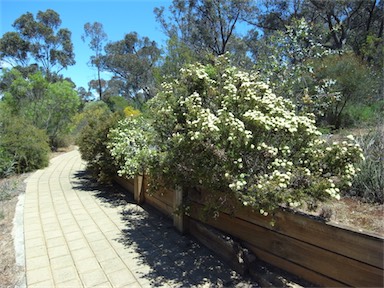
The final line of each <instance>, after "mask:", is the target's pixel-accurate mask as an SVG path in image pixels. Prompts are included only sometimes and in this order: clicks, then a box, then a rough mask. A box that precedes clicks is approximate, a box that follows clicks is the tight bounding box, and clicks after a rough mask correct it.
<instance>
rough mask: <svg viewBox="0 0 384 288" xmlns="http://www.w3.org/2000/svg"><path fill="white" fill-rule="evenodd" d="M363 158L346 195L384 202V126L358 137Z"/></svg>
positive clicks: (368, 200)
mask: <svg viewBox="0 0 384 288" xmlns="http://www.w3.org/2000/svg"><path fill="white" fill-rule="evenodd" d="M357 140H358V142H359V144H360V146H361V148H362V149H363V153H364V156H365V160H364V161H361V162H360V164H359V166H358V167H359V169H360V172H359V173H358V174H357V177H356V178H355V179H354V181H353V185H352V187H351V189H350V191H348V195H351V196H358V197H361V198H362V199H363V200H365V201H367V202H375V203H380V204H383V203H384V157H383V151H384V126H382V125H381V126H378V127H377V128H376V129H373V130H372V131H370V132H369V133H368V134H367V135H365V136H362V137H359V138H358V139H357Z"/></svg>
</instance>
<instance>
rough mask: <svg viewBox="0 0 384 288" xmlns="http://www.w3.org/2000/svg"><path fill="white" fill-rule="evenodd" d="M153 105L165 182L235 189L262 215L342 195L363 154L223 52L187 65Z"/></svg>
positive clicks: (222, 189)
mask: <svg viewBox="0 0 384 288" xmlns="http://www.w3.org/2000/svg"><path fill="white" fill-rule="evenodd" d="M150 107H151V110H152V114H153V117H154V121H153V127H154V129H155V131H156V133H157V136H156V138H155V139H154V140H155V143H156V144H155V145H156V147H158V149H159V152H161V153H162V156H163V157H162V159H161V163H160V167H159V168H160V169H159V171H160V172H161V173H162V174H163V175H164V176H165V178H166V180H168V182H171V183H173V184H177V185H183V186H187V187H188V186H191V185H196V184H197V185H202V186H203V187H205V188H208V189H213V190H215V191H222V192H223V193H225V192H227V193H235V195H237V197H238V199H240V200H241V202H242V203H243V204H244V205H249V206H253V207H254V208H256V209H258V210H259V211H260V213H262V214H267V213H268V212H269V211H272V210H274V209H275V208H277V207H278V206H279V205H281V204H285V203H286V204H287V205H289V206H299V205H301V204H303V203H304V202H306V203H309V204H315V203H316V202H317V201H318V200H326V199H329V198H336V199H338V198H339V197H340V196H339V195H340V194H339V192H340V189H342V188H344V187H347V186H350V185H351V179H352V178H353V176H354V175H355V173H356V169H355V166H354V163H355V162H356V161H357V159H358V158H359V157H362V154H361V149H360V148H359V146H358V145H357V144H355V143H354V140H353V139H352V138H351V137H349V138H348V139H345V141H343V142H340V143H330V144H328V143H326V141H325V140H322V139H321V133H320V132H319V131H318V130H317V129H316V127H315V120H314V116H313V115H311V114H308V115H297V114H296V113H295V106H294V105H293V104H292V102H291V101H289V100H287V99H284V98H282V97H278V96H276V95H275V94H273V93H272V92H271V90H270V89H269V87H268V85H267V84H265V83H263V82H261V81H260V80H259V76H258V75H257V74H250V73H247V72H242V71H240V70H238V69H237V68H234V67H231V66H230V65H229V64H228V60H227V59H226V57H220V58H218V59H217V62H216V63H215V66H210V65H207V66H204V65H201V64H194V65H190V66H188V67H187V68H185V69H182V70H181V71H180V77H179V78H178V79H175V80H173V81H171V82H168V83H164V84H163V85H162V89H161V91H160V92H159V93H158V95H157V96H156V97H155V98H154V99H152V100H151V102H150Z"/></svg>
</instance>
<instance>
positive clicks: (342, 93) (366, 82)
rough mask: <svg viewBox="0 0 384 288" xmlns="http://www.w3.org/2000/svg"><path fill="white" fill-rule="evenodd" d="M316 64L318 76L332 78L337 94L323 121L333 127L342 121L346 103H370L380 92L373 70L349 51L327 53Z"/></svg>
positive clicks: (378, 82)
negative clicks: (336, 53)
mask: <svg viewBox="0 0 384 288" xmlns="http://www.w3.org/2000/svg"><path fill="white" fill-rule="evenodd" d="M315 65H316V68H315V69H316V72H317V75H318V77H319V78H320V79H334V80H335V85H334V86H335V90H336V91H338V92H339V96H338V97H337V98H336V99H335V101H333V102H332V103H331V104H330V105H329V108H328V110H327V112H326V115H325V116H326V120H327V123H328V124H329V125H332V126H334V127H335V128H336V129H338V128H340V127H341V125H342V122H343V115H344V114H343V112H344V108H346V107H347V105H349V104H354V105H359V104H360V105H362V104H363V105H364V104H365V105H364V106H366V105H367V104H368V105H369V104H372V103H374V102H375V101H376V99H377V95H378V94H379V85H380V81H379V79H378V77H377V75H376V74H375V73H374V71H373V70H372V69H370V68H369V67H368V66H367V65H366V64H365V63H363V62H362V61H361V60H360V59H359V58H357V57H356V56H355V55H353V54H351V53H344V54H342V55H329V56H327V57H325V58H323V59H321V60H320V61H319V62H318V63H317V64H315Z"/></svg>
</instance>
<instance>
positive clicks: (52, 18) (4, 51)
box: [0, 9, 75, 77]
mask: <svg viewBox="0 0 384 288" xmlns="http://www.w3.org/2000/svg"><path fill="white" fill-rule="evenodd" d="M60 25H61V19H60V15H59V14H58V13H57V12H55V11H53V10H51V9H48V10H46V11H45V12H43V11H39V12H38V13H37V15H36V17H34V16H33V14H32V13H30V12H27V13H25V14H23V15H21V16H20V17H19V18H17V19H16V20H15V22H14V23H13V25H12V26H13V27H14V28H15V30H16V32H8V33H5V34H4V36H3V37H2V38H1V39H0V57H1V58H2V59H3V60H4V61H6V62H8V63H10V64H11V65H14V64H15V63H16V64H19V65H20V64H21V65H22V66H25V65H26V64H27V63H28V60H29V59H28V57H31V58H33V59H34V60H35V61H36V62H37V63H39V64H40V66H41V67H42V68H43V70H44V73H45V76H46V77H50V76H52V75H54V74H55V73H58V72H59V71H60V70H62V69H64V68H67V67H68V66H71V65H74V64H75V54H74V53H73V44H72V41H71V32H70V31H69V30H68V29H65V28H61V29H59V27H60ZM55 68H56V71H54V69H55Z"/></svg>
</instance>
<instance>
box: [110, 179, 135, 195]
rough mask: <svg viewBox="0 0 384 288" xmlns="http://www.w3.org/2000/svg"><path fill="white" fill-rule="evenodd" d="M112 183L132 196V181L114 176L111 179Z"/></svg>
mask: <svg viewBox="0 0 384 288" xmlns="http://www.w3.org/2000/svg"><path fill="white" fill-rule="evenodd" d="M113 181H115V182H116V183H117V184H119V185H120V186H121V187H123V188H124V189H126V190H127V191H129V192H130V193H132V194H133V191H134V184H133V179H126V178H123V177H119V176H115V177H113Z"/></svg>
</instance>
